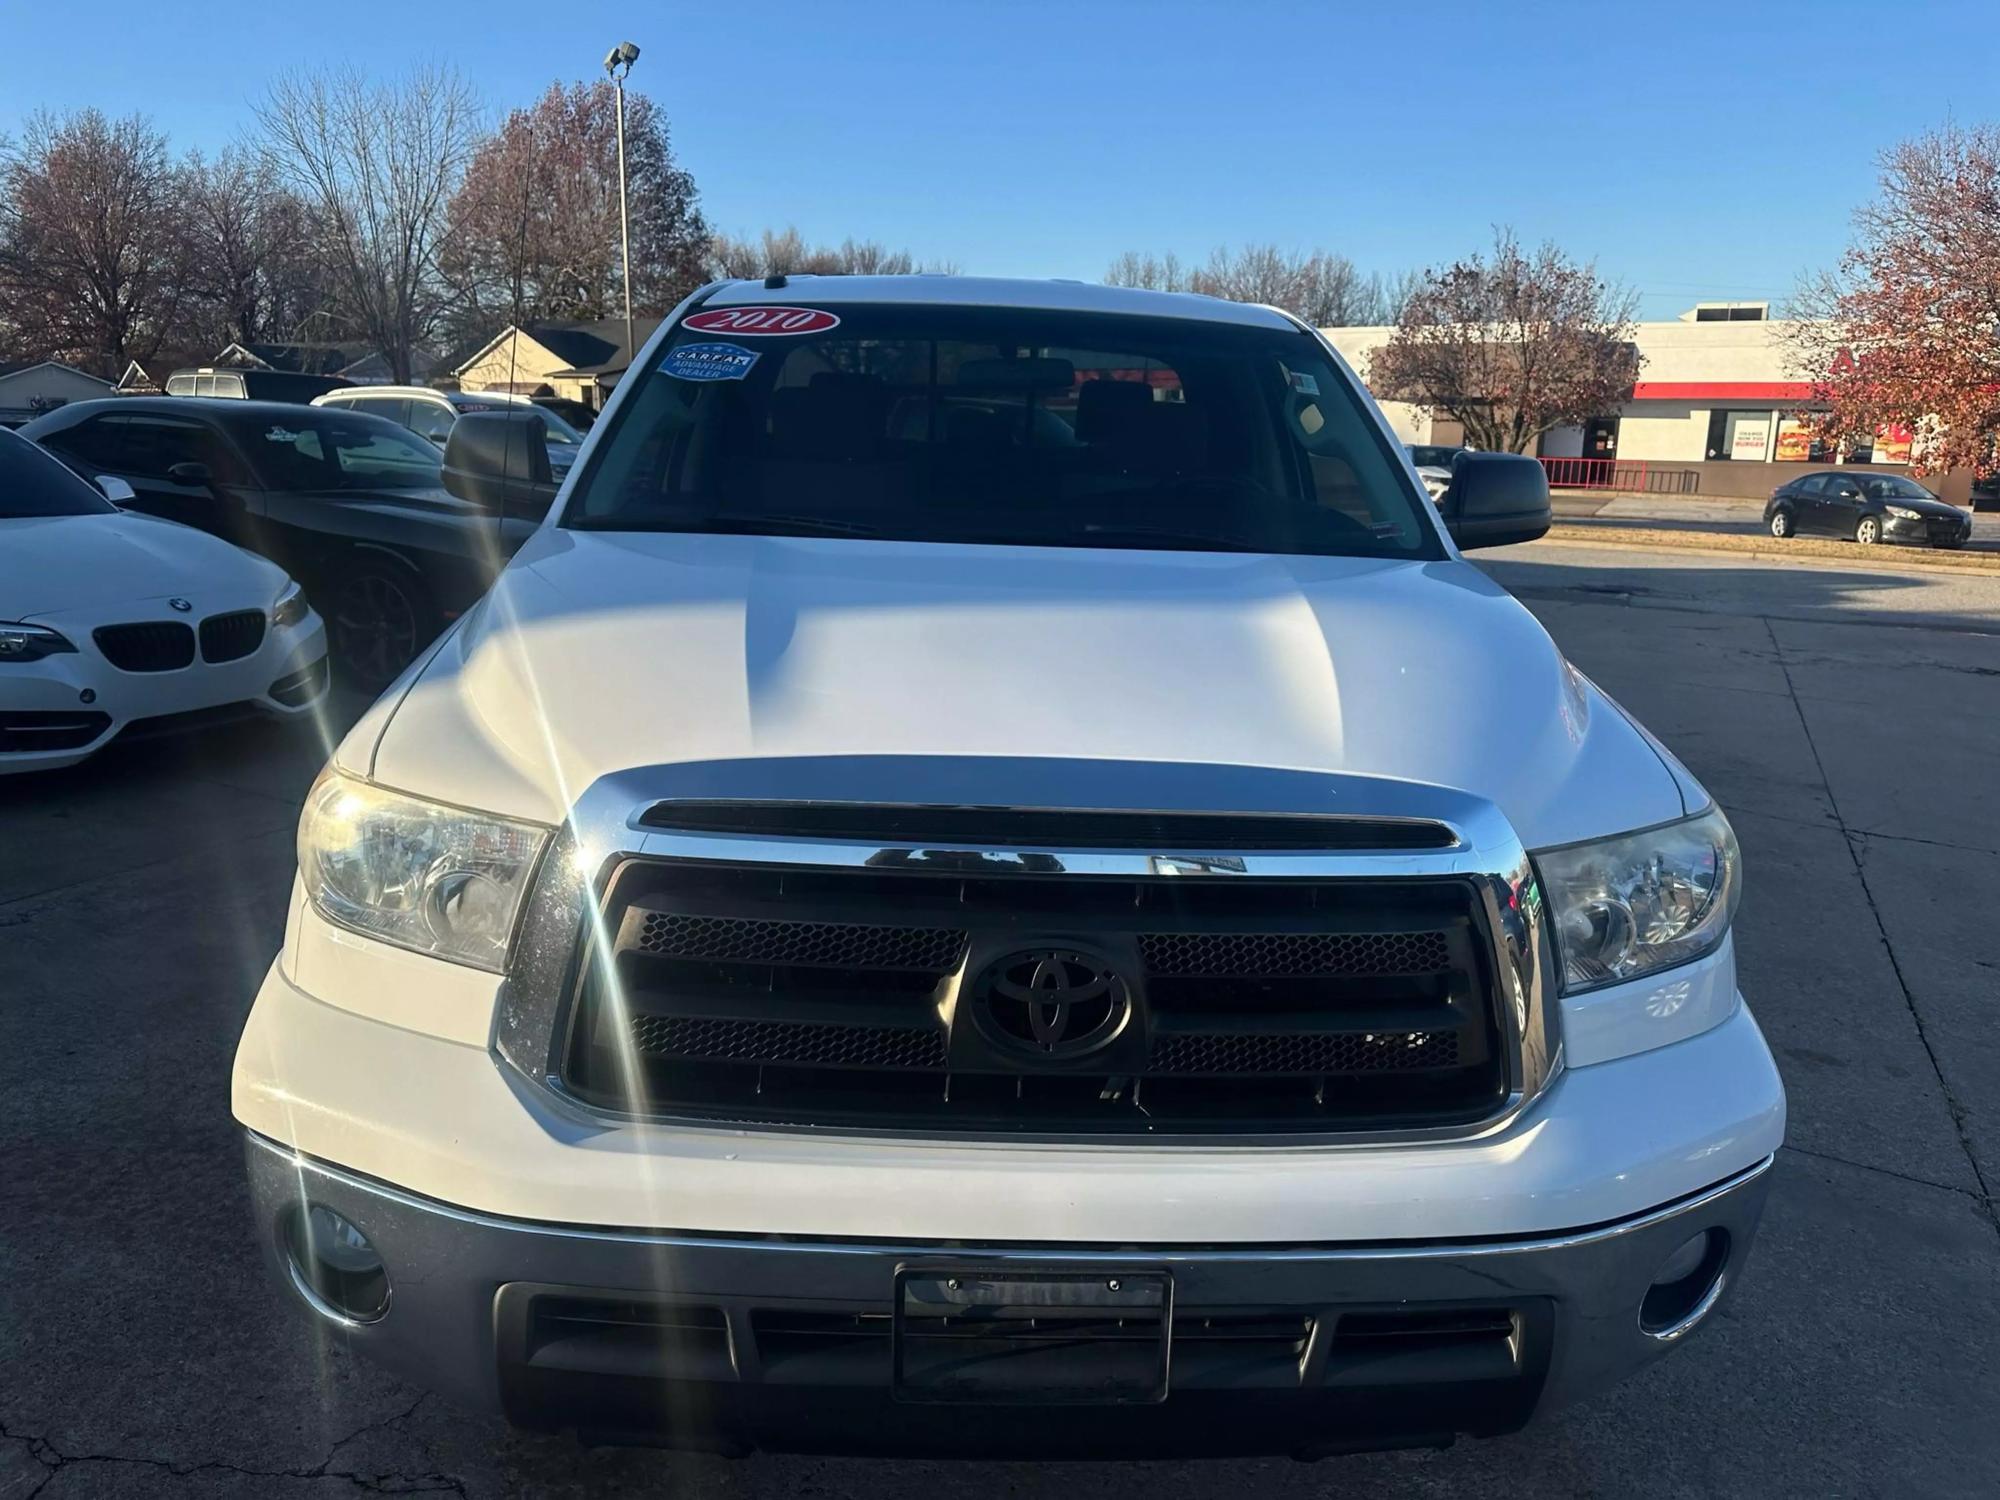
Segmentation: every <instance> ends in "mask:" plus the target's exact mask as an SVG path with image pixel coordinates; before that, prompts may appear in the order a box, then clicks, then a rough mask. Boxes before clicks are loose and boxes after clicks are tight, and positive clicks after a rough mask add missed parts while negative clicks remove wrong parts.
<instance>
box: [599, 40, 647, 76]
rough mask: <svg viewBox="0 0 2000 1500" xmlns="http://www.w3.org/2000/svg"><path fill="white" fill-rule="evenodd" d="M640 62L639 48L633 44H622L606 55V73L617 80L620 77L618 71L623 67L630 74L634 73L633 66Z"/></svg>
mask: <svg viewBox="0 0 2000 1500" xmlns="http://www.w3.org/2000/svg"><path fill="white" fill-rule="evenodd" d="M638 60H639V49H638V47H637V46H636V45H634V44H633V43H631V42H620V43H619V44H618V45H617V46H615V47H613V48H612V49H611V50H610V51H609V52H607V53H605V54H604V71H605V72H607V73H609V74H611V75H612V76H613V77H614V78H615V77H617V76H618V69H619V67H620V66H621V65H622V66H623V67H624V69H625V71H626V72H627V73H629V72H631V71H632V64H633V63H635V62H637V61H638Z"/></svg>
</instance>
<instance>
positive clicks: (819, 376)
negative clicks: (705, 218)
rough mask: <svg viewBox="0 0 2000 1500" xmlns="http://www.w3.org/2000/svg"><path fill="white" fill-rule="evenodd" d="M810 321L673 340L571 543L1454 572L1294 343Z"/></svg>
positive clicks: (1342, 399) (1082, 324)
mask: <svg viewBox="0 0 2000 1500" xmlns="http://www.w3.org/2000/svg"><path fill="white" fill-rule="evenodd" d="M728 311H736V309H730V310H728ZM750 311H752V312H754V311H756V310H755V309H751V310H750ZM712 320H713V321H715V322H726V321H727V319H726V318H725V317H722V316H720V315H719V313H718V314H712ZM809 321H811V322H812V323H814V324H816V325H821V326H819V327H816V328H815V329H814V330H813V331H809V332H804V333H798V334H788V333H757V332H755V331H753V330H745V331H743V332H739V333H735V334H732V333H730V332H729V331H728V330H727V329H724V330H721V331H717V330H716V329H714V328H713V327H711V328H708V329H704V330H701V331H696V330H693V329H689V328H686V327H682V328H680V329H677V330H676V331H675V335H674V337H673V338H672V340H671V341H670V342H669V343H668V345H667V346H666V348H665V349H664V350H663V351H662V352H661V354H660V355H659V356H658V357H657V358H656V359H655V360H654V362H653V365H652V368H651V369H650V371H648V372H647V373H646V374H645V375H644V376H643V377H634V378H643V381H644V384H643V385H642V386H640V388H639V389H637V390H634V391H632V392H630V393H628V395H627V397H626V399H625V400H624V401H623V402H622V403H621V405H620V408H619V411H618V414H617V416H616V417H615V418H614V419H613V422H614V426H613V429H612V431H611V432H610V433H608V434H607V435H606V437H605V438H604V439H601V440H600V442H599V445H598V448H597V450H596V456H595V458H594V459H593V460H592V469H591V472H590V473H589V475H588V476H587V477H586V479H585V480H584V482H583V484H582V485H581V486H580V487H578V489H577V490H576V492H575V493H576V497H577V498H576V499H575V501H574V502H573V503H572V504H571V505H570V506H569V508H568V510H567V511H566V513H565V516H564V521H563V524H564V525H567V526H572V527H585V528H596V529H607V530H662V531H719V532H755V533H760V534H777V535H791V536H828V535H831V536H853V537H881V538H888V539H895V540H902V541H924V542H962V543H979V542H984V543H997V544H1003V545H1013V546H1039V547H1119V548H1176V549H1194V550H1205V551H1243V552H1284V553H1326V554H1339V555H1364V556H1391V557H1437V556H1441V555H1442V549H1441V547H1440V546H1439V543H1438V540H1437V535H1436V533H1435V531H1434V530H1433V529H1432V527H1431V526H1430V524H1429V522H1428V521H1427V520H1426V519H1425V518H1424V517H1423V516H1422V514H1421V513H1420V511H1419V503H1420V502H1419V499H1418V497H1417V495H1416V494H1415V493H1414V491H1413V490H1412V488H1411V487H1410V485H1409V483H1408V481H1407V479H1405V478H1404V477H1403V471H1402V469H1401V467H1400V465H1399V464H1398V463H1397V462H1396V460H1395V457H1394V451H1393V449H1392V448H1391V446H1390V444H1389V443H1388V442H1387V441H1386V440H1385V438H1384V436H1383V434H1382V432H1381V430H1380V428H1379V427H1378V426H1377V424H1376V423H1375V422H1374V421H1373V420H1372V418H1371V416H1370V414H1369V413H1368V411H1367V410H1366V408H1365V406H1364V405H1363V403H1362V401H1361V399H1360V398H1359V397H1358V396H1357V394H1356V393H1355V391H1354V389H1353V387H1352V386H1351V385H1350V384H1349V382H1348V380H1347V378H1346V377H1345V376H1344V375H1343V374H1342V373H1341V372H1340V371H1339V370H1337V369H1336V368H1335V366H1334V362H1333V361H1332V359H1331V358H1330V357H1329V356H1328V355H1327V353H1326V352H1325V350H1324V349H1323V348H1322V346H1321V345H1320V343H1319V341H1318V340H1317V339H1315V338H1313V337H1312V336H1311V335H1309V334H1307V333H1305V332H1303V331H1300V330H1289V329H1278V328H1255V327H1245V326H1240V325H1233V324H1225V323H1211V322H1202V321H1196V320H1193V319H1162V318H1151V317H1134V316H1129V315H1116V314H1112V315H1106V314H1081V313H1065V312H1039V311H1025V310H1012V309H997V308H957V307H931V308H924V307H849V308H842V309H841V310H840V313H839V317H838V321H837V324H836V323H835V322H834V320H832V319H831V318H830V317H829V315H828V314H826V313H823V312H818V313H814V314H812V315H811V318H810V319H809ZM829 325H830V326H829Z"/></svg>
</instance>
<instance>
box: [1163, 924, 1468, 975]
mask: <svg viewBox="0 0 2000 1500" xmlns="http://www.w3.org/2000/svg"><path fill="white" fill-rule="evenodd" d="M1139 954H1140V957H1142V958H1143V959H1145V961H1146V968H1147V969H1148V970H1149V971H1151V972H1152V973H1155V974H1214V975H1224V974H1227V975H1242V976H1259V977H1271V978H1277V977H1284V976H1292V975H1308V974H1317V975H1337V974H1354V975H1360V974H1439V973H1443V972H1444V971H1445V970H1446V969H1449V968H1450V967H1451V947H1450V945H1449V944H1448V943H1447V942H1446V941H1445V936H1444V934H1443V933H1442V932H1148V933H1144V934H1142V935H1141V936H1140V938H1139Z"/></svg>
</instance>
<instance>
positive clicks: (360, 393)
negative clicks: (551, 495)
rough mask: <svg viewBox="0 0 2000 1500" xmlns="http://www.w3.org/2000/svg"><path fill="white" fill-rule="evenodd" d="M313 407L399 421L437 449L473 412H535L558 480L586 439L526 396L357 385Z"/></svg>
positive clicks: (409, 386)
mask: <svg viewBox="0 0 2000 1500" xmlns="http://www.w3.org/2000/svg"><path fill="white" fill-rule="evenodd" d="M313 405H314V406H332V407H338V408H340V409H342V410H345V411H361V412H367V413H368V414H369V415H370V416H375V417H387V418H388V419H389V420H390V421H392V422H400V423H401V424H402V425H403V426H405V427H407V428H409V429H410V431H412V432H414V433H415V434H416V435H417V436H418V437H422V438H429V439H430V440H431V441H432V442H433V443H435V444H437V446H438V447H440V448H442V447H443V446H444V445H445V440H446V439H447V438H449V437H450V436H451V429H452V424H453V423H455V422H457V421H458V419H459V417H460V415H461V414H463V413H465V412H469V411H532V412H534V413H535V414H536V416H538V417H539V418H540V419H541V423H542V428H543V434H542V436H543V441H544V442H545V443H547V445H548V450H549V468H550V469H551V470H553V471H554V474H555V477H556V479H557V480H558V481H560V480H561V479H562V477H563V476H564V475H565V474H567V473H569V467H570V465H571V464H573V463H575V462H576V454H577V448H578V447H579V445H580V444H581V443H582V442H583V434H582V433H581V432H578V431H577V430H576V428H574V427H572V426H570V424H569V423H568V422H566V421H564V420H563V419H562V417H560V416H558V415H557V414H556V413H555V412H553V411H550V410H548V409H547V408H545V407H543V406H541V405H539V404H537V403H535V402H532V401H530V400H529V399H528V398H527V397H526V396H512V395H506V394H503V393H501V392H498V391H433V390H430V389H427V388H426V387H424V386H419V385H357V386H351V387H349V388H348V389H346V390H344V391H332V392H329V393H328V394H327V395H324V396H320V397H318V398H317V399H315V400H314V402H313Z"/></svg>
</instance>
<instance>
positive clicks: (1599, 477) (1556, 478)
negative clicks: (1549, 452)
mask: <svg viewBox="0 0 2000 1500" xmlns="http://www.w3.org/2000/svg"><path fill="white" fill-rule="evenodd" d="M1542 468H1543V469H1545V470H1546V471H1547V472H1548V476H1549V488H1550V489H1552V490H1635V491H1637V492H1638V493H1640V494H1642V495H1698V494H1700V493H1701V471H1700V470H1699V469H1693V468H1689V467H1686V466H1684V465H1678V464H1669V465H1667V466H1665V467H1664V468H1656V467H1654V466H1653V465H1652V464H1650V463H1648V462H1647V461H1646V460H1645V459H1643V458H1632V459H1619V458H1544V459H1543V460H1542Z"/></svg>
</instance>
